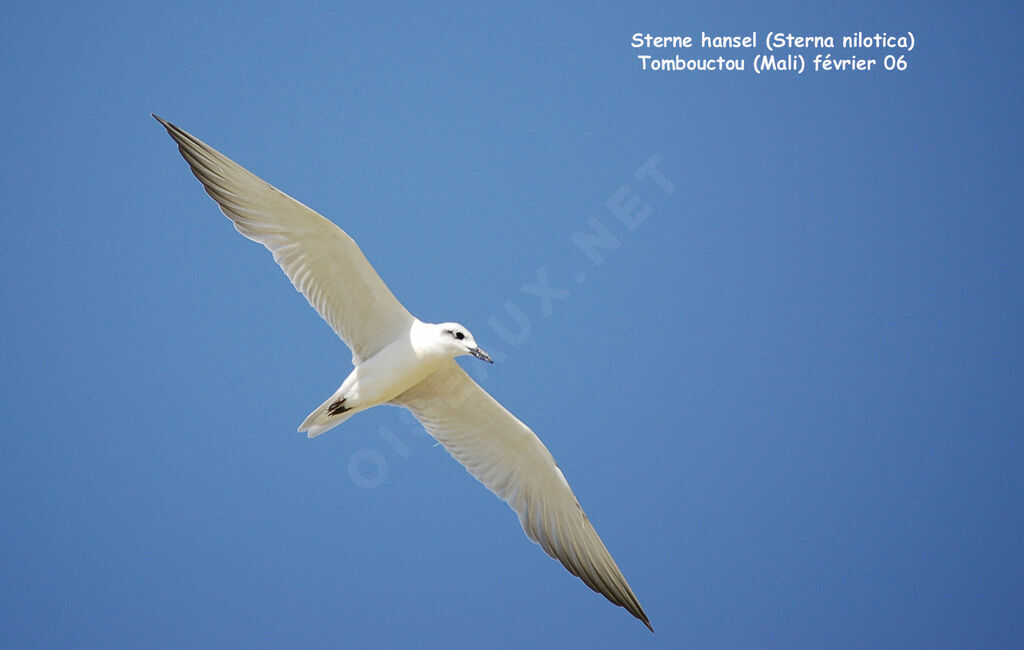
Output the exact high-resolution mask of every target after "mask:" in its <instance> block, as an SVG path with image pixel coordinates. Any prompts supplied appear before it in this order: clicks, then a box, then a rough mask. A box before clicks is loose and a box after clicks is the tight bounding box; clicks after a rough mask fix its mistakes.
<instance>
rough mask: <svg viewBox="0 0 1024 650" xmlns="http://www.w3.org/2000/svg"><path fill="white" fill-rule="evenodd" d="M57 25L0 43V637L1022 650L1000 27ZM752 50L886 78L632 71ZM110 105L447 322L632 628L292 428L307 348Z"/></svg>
mask: <svg viewBox="0 0 1024 650" xmlns="http://www.w3.org/2000/svg"><path fill="white" fill-rule="evenodd" d="M88 4H90V3H85V4H83V3H67V4H62V3H54V4H49V5H45V6H44V5H42V4H39V3H35V4H32V5H31V6H27V5H25V4H24V3H22V6H20V7H8V8H7V9H5V11H4V14H3V16H2V17H0V26H2V28H3V33H4V39H2V43H0V54H2V56H0V70H2V78H3V79H4V93H3V96H2V98H0V121H2V123H3V124H4V129H3V131H4V146H3V155H2V158H0V160H2V162H0V164H2V166H3V168H2V173H0V196H2V197H3V204H4V218H3V220H2V222H0V228H2V232H3V240H4V241H5V242H6V244H7V245H6V254H5V255H4V256H3V257H2V261H0V265H2V274H0V278H2V280H0V297H2V304H3V305H4V309H3V312H2V315H0V332H2V341H3V343H2V345H0V352H2V367H3V375H2V377H3V390H2V391H0V406H2V412H3V414H4V418H3V420H4V433H3V437H2V448H0V495H2V497H0V520H2V521H3V526H2V528H0V583H2V584H3V589H2V590H0V637H2V638H4V640H5V644H6V645H8V646H11V647H59V646H63V647H195V646H205V647H211V646H234V647H423V646H438V647H524V646H541V647H569V646H573V647H583V646H589V647H702V648H737V647H763V648H793V647H826V646H827V647H844V648H846V647H851V648H885V647H888V648H903V647H928V648H941V647H1011V646H1017V645H1019V643H1020V642H1021V638H1022V636H1024V623H1022V619H1021V617H1020V603H1021V601H1022V598H1024V593H1022V584H1024V574H1022V573H1024V572H1022V568H1021V562H1020V558H1021V553H1022V550H1024V549H1022V546H1024V545H1022V530H1021V524H1022V513H1024V509H1022V505H1024V504H1022V502H1021V494H1022V493H1024V473H1022V472H1021V470H1020V468H1021V461H1022V457H1024V456H1022V452H1024V438H1022V432H1024V426H1022V424H1024V422H1022V420H1024V417H1022V416H1024V413H1022V406H1021V405H1022V403H1024V402H1022V379H1021V377H1022V374H1021V371H1020V367H1021V362H1022V361H1024V358H1022V357H1024V354H1022V351H1024V350H1022V337H1021V334H1022V331H1024V327H1022V326H1024V317H1022V315H1024V292H1022V290H1021V288H1020V278H1021V271H1022V264H1021V250H1022V243H1024V226H1022V223H1021V215H1022V213H1024V210H1022V207H1024V206H1022V201H1021V194H1020V187H1021V185H1020V179H1021V171H1022V164H1021V154H1020V145H1021V143H1022V141H1024V140H1022V137H1021V136H1022V133H1021V120H1020V115H1021V110H1022V105H1021V104H1022V102H1021V96H1020V78H1021V72H1022V70H1021V64H1020V59H1019V56H1018V53H1017V51H1016V49H1014V47H1015V46H1014V44H1015V43H1016V42H1017V36H1018V34H1017V31H1018V28H1019V25H1020V24H1021V21H1020V18H1021V16H1020V9H1019V8H1017V7H1016V6H1015V5H1011V4H1009V3H1006V4H1003V3H993V4H991V5H988V6H985V5H982V6H973V7H966V6H964V7H960V6H947V5H941V6H936V5H932V4H926V3H892V2H886V3H881V2H858V3H847V4H846V5H829V6H827V7H823V6H821V5H820V4H819V3H784V5H783V6H777V7H772V8H765V7H761V6H756V7H755V6H750V5H748V4H746V3H728V2H727V3H719V4H716V5H705V6H699V7H698V6H688V5H685V4H683V3H676V2H662V3H647V4H646V5H645V6H644V7H635V6H631V5H633V4H634V3H622V4H621V5H619V6H615V5H609V4H607V3H605V4H600V5H597V6H587V5H582V4H581V5H577V6H573V7H559V8H551V7H547V6H546V3H545V4H544V5H541V4H526V5H524V4H516V5H514V6H513V5H511V4H509V5H497V4H491V3H475V4H474V5H472V6H464V7H461V8H458V9H448V10H445V11H439V10H434V9H410V8H408V7H391V8H388V7H379V6H375V5H367V6H362V7H359V6H349V5H346V4H344V3H282V4H280V5H275V4H264V3H250V5H248V6H247V8H246V9H245V10H244V11H240V10H238V8H237V6H233V5H232V4H230V3H219V2H212V3H174V4H173V5H169V4H166V3H164V4H160V3H148V4H145V5H144V4H135V3H132V4H121V3H109V4H107V5H105V6H103V7H101V8H96V7H90V6H87V5H88ZM755 30H756V31H757V32H758V33H759V34H761V35H763V34H765V33H767V32H768V31H787V30H788V31H792V32H793V33H809V34H835V35H840V34H845V33H852V32H855V31H858V30H862V31H865V32H871V33H874V32H876V31H887V32H889V33H897V32H900V33H902V32H907V31H912V32H914V34H915V37H916V41H917V44H916V47H915V50H914V51H913V52H910V53H909V54H907V60H908V62H909V66H908V69H907V70H906V71H903V72H885V71H880V70H875V71H872V72H870V73H849V72H848V73H831V74H825V73H818V74H810V73H807V74H804V75H799V76H798V75H788V74H783V73H776V74H775V75H755V74H754V73H752V72H750V71H749V70H748V71H746V72H744V73H724V72H723V73H708V72H704V73H696V72H693V73H687V72H680V73H653V72H643V71H642V70H640V68H639V64H638V62H637V60H636V58H635V57H636V55H637V52H636V51H635V50H633V49H632V48H631V47H630V46H629V42H630V38H631V36H632V34H633V33H635V32H652V33H665V34H688V35H699V34H700V32H701V31H707V32H709V33H711V32H715V33H721V34H743V33H749V32H751V31H755ZM759 51H760V50H759ZM672 54H673V55H674V54H675V53H674V52H673V53H672ZM716 54H717V52H716ZM869 54H870V53H869ZM744 55H745V56H746V57H747V58H748V60H749V59H751V58H752V56H753V53H741V54H739V56H744ZM865 56H866V55H865ZM749 65H750V64H749V62H748V66H749ZM150 112H156V113H158V114H160V115H162V116H164V117H166V118H167V119H169V120H171V121H173V122H175V123H176V124H179V125H180V126H182V127H183V128H185V129H186V130H189V131H191V132H192V133H194V134H196V135H197V136H199V137H200V138H203V139H204V140H206V141H207V142H209V143H210V144H211V145H213V146H215V147H217V148H218V149H220V150H221V151H223V152H224V153H226V154H227V155H229V156H231V157H232V158H234V159H236V160H238V161H239V162H240V163H242V164H243V165H245V166H246V167H248V168H249V169H251V170H253V171H254V172H256V173H257V174H259V175H261V176H262V177H264V178H265V179H266V180H268V181H269V182H271V183H273V184H275V185H276V186H278V187H280V188H281V189H283V190H284V191H286V192H288V193H289V194H291V195H293V196H295V197H296V198H298V199H299V200H301V201H302V202H304V203H306V204H307V205H310V206H311V207H313V208H315V209H317V210H319V211H320V212H322V213H323V214H324V215H326V216H327V217H328V218H330V219H332V220H334V221H335V222H336V223H338V224H339V225H340V226H342V227H343V228H345V229H346V230H347V231H348V232H349V233H350V234H352V236H353V237H355V238H356V240H357V241H358V242H359V243H360V245H361V246H362V248H363V250H364V251H365V253H366V254H367V256H368V257H369V259H370V260H371V261H372V262H373V264H374V265H375V266H376V268H377V269H378V270H379V271H380V273H381V275H382V276H383V277H384V279H385V281H386V282H388V284H389V285H390V286H391V287H392V289H393V291H394V293H395V294H396V295H397V296H398V297H399V298H400V299H401V300H402V301H403V302H404V303H405V304H406V305H407V306H408V307H409V309H410V310H411V311H412V312H413V313H415V314H416V315H418V316H419V317H420V318H422V319H424V320H432V321H443V320H458V321H460V322H462V323H464V324H466V325H467V326H468V327H469V328H471V329H472V330H473V332H474V334H475V335H476V339H477V340H478V341H479V342H480V344H481V345H482V346H483V347H484V348H485V349H488V350H489V351H490V352H492V353H493V354H494V355H495V356H496V358H497V359H498V363H497V364H496V365H495V366H486V367H484V364H480V363H479V362H475V361H474V360H472V359H469V360H468V361H469V362H470V363H464V367H467V368H468V369H470V370H472V371H473V372H474V373H476V374H477V376H478V377H480V378H481V381H482V383H483V385H484V386H485V388H487V390H489V391H490V392H491V393H492V394H493V395H494V396H495V397H496V398H497V399H499V400H500V401H501V402H502V403H504V404H505V405H506V406H507V407H508V408H509V409H510V410H512V411H513V412H514V413H516V414H517V415H518V416H519V417H520V418H521V419H523V420H524V421H525V422H526V423H527V424H529V425H530V426H531V427H532V428H533V429H534V430H535V431H536V432H537V434H538V435H539V436H540V437H541V438H542V439H543V440H544V441H545V443H546V444H547V445H548V447H549V448H550V449H551V451H552V453H553V454H554V455H555V457H556V458H557V459H558V461H559V464H560V465H561V467H562V469H563V470H564V472H565V474H566V476H567V478H568V479H569V481H570V482H571V483H572V485H573V487H574V489H575V491H576V494H577V496H578V497H579V499H580V502H581V503H582V505H583V507H584V508H585V509H586V510H587V512H588V514H589V516H590V518H591V520H592V521H593V522H594V524H595V526H596V527H597V529H598V531H599V532H600V534H601V536H602V537H603V539H604V541H605V542H606V544H607V545H608V547H609V549H610V550H611V552H612V554H613V555H614V557H615V558H616V560H617V561H618V563H619V565H620V567H621V568H622V570H623V572H624V574H625V575H626V577H627V578H628V580H629V581H630V584H631V585H632V587H633V589H634V591H635V592H636V594H637V596H638V597H639V599H640V601H641V603H642V604H643V606H644V608H645V609H646V611H647V613H648V615H649V616H650V618H651V621H652V623H653V625H654V628H655V630H656V631H657V632H656V634H655V635H651V634H650V633H649V632H647V631H646V630H645V629H644V628H643V626H642V625H641V624H640V623H638V622H637V621H635V620H633V619H632V618H631V617H630V616H629V615H628V614H626V613H625V612H624V611H623V610H620V609H618V608H615V607H613V606H612V605H610V604H609V603H607V602H606V601H604V599H603V598H601V597H600V596H598V595H596V594H594V593H592V592H590V591H589V590H588V589H587V588H586V587H585V586H584V585H583V584H582V583H580V582H579V581H578V580H576V579H575V578H572V577H571V576H569V575H568V574H567V573H566V572H565V571H564V570H562V568H561V567H560V566H559V565H558V564H557V563H555V562H554V561H552V560H550V559H548V558H547V557H546V556H545V555H544V554H543V552H542V551H541V550H540V548H539V547H537V546H535V545H534V544H532V543H530V542H529V541H528V540H527V539H526V537H525V536H524V535H523V534H522V531H521V529H520V528H519V524H518V522H517V520H516V517H515V515H514V514H513V513H512V512H511V511H510V510H509V509H508V508H507V507H506V506H505V505H504V504H502V503H501V502H500V501H498V500H497V499H496V498H495V497H494V496H493V495H492V494H491V493H489V492H488V491H487V490H486V489H484V488H483V487H482V486H480V485H479V484H477V483H476V482H475V481H474V480H473V479H472V478H471V477H470V476H469V475H468V474H467V473H466V472H465V471H464V470H463V469H462V468H461V467H460V466H459V465H458V464H457V463H456V462H455V461H454V460H452V459H451V458H450V457H449V456H448V455H447V454H446V453H445V452H444V450H443V449H442V448H440V447H436V446H434V444H433V441H432V440H430V439H429V438H428V437H426V436H425V435H423V434H422V433H421V432H418V431H417V428H416V427H415V426H413V425H412V424H411V423H410V421H409V420H408V419H407V418H406V417H404V416H403V415H402V413H401V412H400V411H398V410H396V409H391V408H381V409H378V410H376V411H372V412H368V413H363V414H360V415H358V416H357V417H355V418H353V419H352V420H350V421H349V422H347V423H346V424H345V425H344V426H343V427H340V428H338V429H336V430H333V431H331V432H330V433H329V434H327V435H325V436H323V437H321V438H319V439H316V440H313V441H310V440H307V439H306V438H305V437H304V436H302V435H300V434H297V433H295V428H296V426H297V425H298V423H299V422H300V421H301V420H302V419H303V417H304V416H305V415H306V414H307V413H308V412H309V411H310V410H312V409H313V408H314V407H315V406H317V405H318V404H319V403H320V402H321V400H322V399H324V398H325V397H326V396H327V395H329V394H330V393H331V392H332V391H333V390H334V389H335V388H336V387H337V385H338V384H339V383H340V382H341V380H342V379H343V378H344V376H345V375H346V374H347V372H348V370H349V353H348V350H347V349H346V348H345V347H344V346H343V345H342V344H341V343H340V342H339V341H338V340H337V339H336V338H335V337H334V335H333V333H332V332H331V331H330V329H329V328H328V327H327V326H326V325H325V324H324V323H322V322H321V321H320V319H319V317H318V316H317V315H316V313H315V312H314V311H313V310H312V309H310V308H309V307H308V306H307V305H306V303H305V300H304V299H303V298H302V297H301V296H300V295H298V294H297V293H295V292H294V291H293V290H292V288H291V286H290V284H289V283H288V281H287V279H286V278H285V277H284V275H283V274H282V273H281V272H280V270H279V269H278V268H277V267H276V265H274V264H273V263H272V260H271V258H270V256H269V255H268V254H267V253H266V251H265V250H263V249H262V248H261V247H259V246H257V245H255V244H253V243H251V242H248V241H246V240H245V239H243V238H242V237H240V236H239V235H238V234H237V233H236V232H234V230H233V229H232V228H231V226H230V223H229V222H228V221H227V220H226V219H225V218H224V217H223V216H221V215H220V214H219V212H218V211H217V209H216V208H215V206H214V204H213V203H212V201H210V199H209V198H208V197H207V196H206V195H205V194H204V193H203V191H202V190H201V188H200V186H199V184H198V183H197V182H196V181H195V179H194V178H193V177H192V176H191V174H190V173H189V172H188V170H187V168H186V165H185V163H184V162H183V161H182V160H181V158H180V157H179V156H178V154H177V152H176V151H175V148H174V146H173V144H172V142H171V141H170V139H169V138H168V137H167V135H166V134H165V133H164V132H163V130H162V129H161V128H160V126H159V125H158V124H157V123H156V122H154V121H153V120H152V118H150V117H149V113H150ZM652 156H656V157H657V158H655V160H656V161H657V164H658V169H659V171H660V172H661V173H662V174H663V176H664V179H663V180H664V181H666V182H667V183H668V184H670V185H671V187H672V189H673V191H672V192H671V193H669V192H667V191H666V189H665V188H666V187H667V186H668V185H666V184H664V183H659V182H657V180H656V179H655V177H653V176H646V177H643V178H638V177H637V170H638V169H640V168H641V166H642V165H644V163H645V162H648V161H650V160H652ZM624 187H626V188H627V189H625V190H623V189H622V188H624ZM631 200H635V201H636V202H637V203H636V205H635V209H634V212H633V214H636V210H645V211H647V212H645V214H647V217H646V218H645V219H644V220H643V221H642V222H639V223H633V226H635V227H633V228H630V227H628V226H627V224H625V223H624V222H623V221H621V220H619V219H618V218H616V216H615V215H614V214H613V212H612V210H610V209H609V207H608V204H609V202H611V203H612V204H615V203H621V202H623V201H625V202H628V201H631ZM595 228H597V229H598V230H601V229H603V231H604V232H606V233H607V234H606V243H609V242H612V241H614V243H615V245H614V247H611V246H609V247H605V248H601V247H598V248H594V249H593V250H592V253H594V254H595V255H597V256H599V258H600V264H597V263H596V260H597V259H598V258H597V257H593V256H588V255H587V254H586V252H585V251H584V250H583V249H581V247H580V246H579V245H578V243H579V236H580V234H581V233H593V232H595V230H594V229H595ZM574 237H575V239H574ZM538 278H541V279H542V280H543V282H544V283H545V286H550V287H552V288H553V289H558V290H560V293H559V294H558V297H557V298H553V297H552V298H550V299H549V300H548V301H544V300H542V299H541V297H540V296H538V295H536V292H534V293H531V292H530V291H529V289H528V290H527V291H523V287H524V286H528V285H531V284H533V285H537V284H538V282H539V281H538ZM515 315H518V320H517V319H516V317H515ZM474 364H476V365H474ZM483 372H486V376H484V375H483V374H481V373H483Z"/></svg>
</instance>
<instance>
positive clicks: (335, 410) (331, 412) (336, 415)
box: [299, 391, 363, 438]
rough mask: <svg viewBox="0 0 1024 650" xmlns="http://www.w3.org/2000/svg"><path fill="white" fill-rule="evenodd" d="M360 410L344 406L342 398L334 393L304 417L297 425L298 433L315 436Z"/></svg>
mask: <svg viewBox="0 0 1024 650" xmlns="http://www.w3.org/2000/svg"><path fill="white" fill-rule="evenodd" d="M339 392H340V391H339ZM361 410H363V409H352V408H346V407H345V400H344V398H341V397H339V396H338V393H335V394H334V395H331V396H330V397H329V398H327V401H325V402H324V403H323V404H321V405H320V406H318V407H316V410H314V411H313V412H312V413H310V414H309V415H307V416H306V419H305V420H303V421H302V424H300V425H299V433H305V434H306V435H307V436H308V437H310V438H315V437H317V436H318V435H320V434H321V433H326V432H327V431H330V430H331V429H333V428H334V427H336V426H338V425H339V424H341V423H342V422H344V421H345V420H347V419H349V418H350V417H352V416H353V415H355V414H356V413H358V412H359V411H361Z"/></svg>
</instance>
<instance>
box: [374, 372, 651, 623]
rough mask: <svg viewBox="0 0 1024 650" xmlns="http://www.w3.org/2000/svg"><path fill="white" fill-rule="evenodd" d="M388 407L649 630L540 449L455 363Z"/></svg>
mask: <svg viewBox="0 0 1024 650" xmlns="http://www.w3.org/2000/svg"><path fill="white" fill-rule="evenodd" d="M392 403H394V404H397V405H400V406H404V407H405V408H407V409H409V410H410V411H412V413H413V415H415V416H416V418H417V419H418V420H419V421H420V423H422V424H423V426H424V427H425V428H426V430H427V431H428V432H429V433H430V435H432V436H433V437H434V438H435V439H436V440H437V441H438V442H440V443H441V444H442V445H444V447H445V449H447V450H448V452H449V453H450V454H451V455H452V456H454V457H455V459H456V460H458V461H459V462H460V463H462V464H463V465H464V466H465V467H466V469H467V470H469V473H470V474H472V475H473V476H475V477H476V478H477V480H479V481H480V482H481V483H483V484H484V485H485V486H487V488H488V489H490V490H491V491H492V492H494V493H495V494H497V495H498V496H499V497H501V498H502V499H504V500H505V501H506V502H508V504H509V505H510V506H511V507H512V509H513V510H515V511H516V512H517V513H518V514H519V522H520V523H521V524H522V526H523V530H524V531H525V532H526V534H527V536H529V538H530V539H532V540H533V541H535V542H537V543H538V544H540V546H541V548H543V549H544V551H545V552H546V553H547V554H548V555H550V556H551V557H553V558H555V559H556V560H558V561H559V562H561V563H562V566H564V567H565V568H566V569H568V570H569V572H570V573H572V574H573V575H575V576H578V577H579V578H580V579H581V580H583V582H585V583H586V584H587V586H588V587H590V588H591V589H593V590H594V591H596V592H598V593H600V594H602V595H604V596H605V598H607V599H608V600H610V601H611V602H613V603H615V604H616V605H619V606H621V607H624V608H626V610H627V611H629V613H630V614H632V615H633V616H635V617H637V618H638V619H640V620H641V621H643V623H644V624H645V625H646V626H647V627H648V628H650V627H651V624H650V621H649V620H648V619H647V615H646V614H644V610H643V608H642V607H640V603H639V602H638V601H637V599H636V596H634V595H633V590H632V589H630V588H629V584H627V583H626V579H625V578H624V577H623V576H622V572H621V571H619V567H618V566H616V565H615V561H614V560H613V559H612V556H611V555H610V554H609V553H608V549H606V548H605V546H604V544H603V543H602V542H601V538H600V537H598V536H597V531H596V530H594V527H593V526H592V525H591V524H590V520H589V519H588V518H587V516H586V515H585V514H584V513H583V509H582V508H581V507H580V505H579V503H578V502H577V501H576V496H575V495H574V494H573V492H572V489H571V488H570V487H569V483H568V481H566V480H565V476H563V475H562V471H561V470H560V469H559V468H558V465H557V464H556V463H555V459H554V458H553V457H552V456H551V453H550V452H549V451H548V450H547V447H545V446H544V443H542V442H541V441H540V439H539V438H538V437H537V436H536V435H535V434H534V433H533V431H531V430H530V428H529V427H527V426H526V425H525V424H523V423H522V422H520V421H519V419H518V418H516V417H515V416H514V415H512V414H511V413H509V412H508V411H507V410H506V409H505V407H503V406H502V405H501V404H499V403H498V402H497V401H496V400H495V399H494V398H493V397H491V396H490V395H489V394H488V393H487V392H486V391H485V390H484V389H483V388H481V387H480V386H479V385H478V384H477V383H476V382H475V381H473V379H472V378H471V377H470V376H469V375H467V374H466V373H465V372H464V371H463V370H462V368H460V367H459V365H458V364H457V363H455V361H453V360H452V361H448V362H446V365H445V366H444V367H443V369H441V370H439V371H437V372H436V373H434V374H433V375H431V376H430V377H428V378H427V379H425V380H423V381H422V382H420V383H419V384H417V385H416V386H414V387H413V388H411V389H409V390H408V391H406V392H405V393H402V394H401V395H399V396H398V397H397V398H396V399H395V400H393V401H392ZM651 631H652V632H653V631H654V630H653V628H652V629H651Z"/></svg>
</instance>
